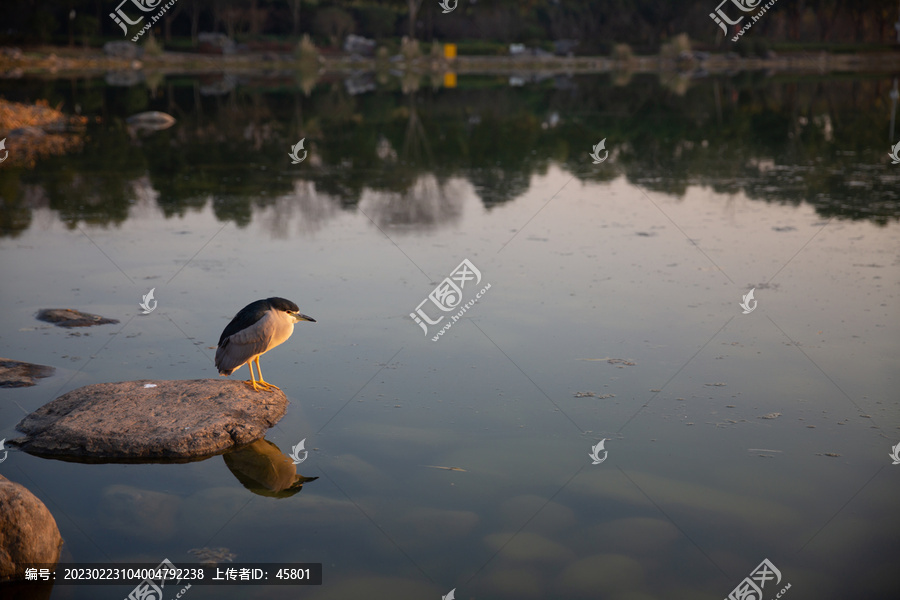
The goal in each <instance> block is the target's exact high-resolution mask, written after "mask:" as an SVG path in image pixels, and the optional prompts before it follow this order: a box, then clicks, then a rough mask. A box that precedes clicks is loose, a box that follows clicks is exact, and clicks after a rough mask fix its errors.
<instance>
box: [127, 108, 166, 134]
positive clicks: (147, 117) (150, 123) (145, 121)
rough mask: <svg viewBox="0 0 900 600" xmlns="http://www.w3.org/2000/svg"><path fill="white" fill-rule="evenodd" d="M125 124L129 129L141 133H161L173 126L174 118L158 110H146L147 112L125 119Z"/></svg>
mask: <svg viewBox="0 0 900 600" xmlns="http://www.w3.org/2000/svg"><path fill="white" fill-rule="evenodd" d="M125 122H126V123H128V125H129V126H130V127H133V128H135V129H140V130H142V131H162V130H163V129H168V128H169V127H171V126H172V125H174V124H175V117H173V116H172V115H170V114H169V113H164V112H160V111H158V110H148V111H147V112H142V113H137V114H136V115H131V116H130V117H128V118H127V119H125Z"/></svg>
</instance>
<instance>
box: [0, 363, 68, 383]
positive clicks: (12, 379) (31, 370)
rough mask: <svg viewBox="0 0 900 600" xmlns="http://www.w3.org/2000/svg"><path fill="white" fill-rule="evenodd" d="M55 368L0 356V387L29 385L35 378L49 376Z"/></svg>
mask: <svg viewBox="0 0 900 600" xmlns="http://www.w3.org/2000/svg"><path fill="white" fill-rule="evenodd" d="M55 370H56V369H55V368H53V367H48V366H46V365H35V364H32V363H27V362H22V361H20V360H13V359H11V358H0V388H17V387H30V386H32V385H34V384H35V381H34V380H35V379H41V378H43V377H50V376H51V375H53V371H55Z"/></svg>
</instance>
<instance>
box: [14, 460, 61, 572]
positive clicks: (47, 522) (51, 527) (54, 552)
mask: <svg viewBox="0 0 900 600" xmlns="http://www.w3.org/2000/svg"><path fill="white" fill-rule="evenodd" d="M62 543H63V540H62V536H60V535H59V528H58V527H57V526H56V520H55V519H54V518H53V515H52V514H50V511H49V510H48V509H47V507H46V506H44V503H43V502H41V501H40V500H38V499H37V497H36V496H35V495H34V494H32V493H31V492H29V491H28V489H26V488H25V487H24V486H22V485H20V484H18V483H15V482H13V481H10V480H9V479H7V478H5V477H4V476H3V475H0V582H4V581H14V580H20V579H24V578H25V567H26V566H30V565H32V564H34V563H41V566H42V567H45V568H53V566H55V565H56V562H57V561H58V560H59V552H60V549H61V548H62Z"/></svg>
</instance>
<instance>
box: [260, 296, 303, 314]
mask: <svg viewBox="0 0 900 600" xmlns="http://www.w3.org/2000/svg"><path fill="white" fill-rule="evenodd" d="M266 302H268V303H269V306H271V307H272V308H274V309H277V310H286V311H288V312H299V311H300V307H299V306H297V305H296V304H294V303H293V302H291V301H290V300H287V299H285V298H279V297H277V296H275V297H273V298H266Z"/></svg>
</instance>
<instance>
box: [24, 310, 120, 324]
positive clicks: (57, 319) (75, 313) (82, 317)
mask: <svg viewBox="0 0 900 600" xmlns="http://www.w3.org/2000/svg"><path fill="white" fill-rule="evenodd" d="M37 319H38V321H46V322H47V323H54V324H56V326H57V327H90V326H91V325H104V324H106V323H118V322H119V321H118V319H107V318H105V317H101V316H100V315H92V314H91V313H83V312H81V311H79V310H72V309H71V308H44V309H41V310H40V312H38V314H37Z"/></svg>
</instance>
